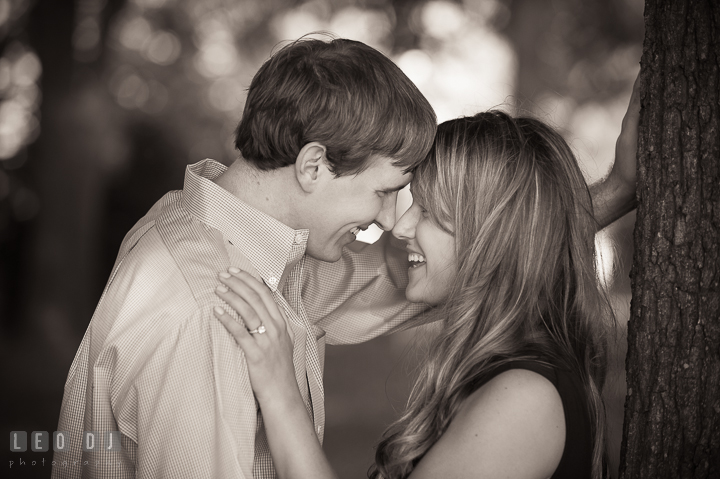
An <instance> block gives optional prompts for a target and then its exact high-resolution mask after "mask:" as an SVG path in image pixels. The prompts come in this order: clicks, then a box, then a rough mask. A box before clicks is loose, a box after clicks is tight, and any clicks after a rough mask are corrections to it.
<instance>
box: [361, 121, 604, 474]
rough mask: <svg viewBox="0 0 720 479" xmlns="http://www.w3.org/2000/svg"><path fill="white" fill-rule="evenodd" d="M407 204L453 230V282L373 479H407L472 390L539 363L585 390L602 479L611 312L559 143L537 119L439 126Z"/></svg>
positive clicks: (590, 226)
mask: <svg viewBox="0 0 720 479" xmlns="http://www.w3.org/2000/svg"><path fill="white" fill-rule="evenodd" d="M413 196H414V197H415V198H417V199H418V200H420V201H421V202H422V204H423V206H424V207H425V209H427V210H428V211H429V212H430V214H431V216H432V217H433V218H434V219H435V220H436V222H437V224H438V225H452V230H453V231H452V233H453V234H454V236H455V250H456V254H457V264H458V265H459V266H458V268H459V271H458V275H457V278H456V280H455V283H454V285H453V286H452V287H451V291H450V294H449V297H448V300H447V301H446V303H445V304H444V305H442V306H441V307H439V308H438V309H437V313H438V314H441V315H442V318H443V321H444V323H443V328H442V332H441V333H440V334H439V335H438V337H437V338H435V340H434V341H433V343H432V345H431V348H430V350H429V352H428V359H427V362H426V363H425V365H424V366H423V368H422V370H421V373H420V376H419V377H418V379H417V380H416V382H415V385H414V387H413V390H412V392H411V395H410V399H409V402H408V408H407V410H406V411H405V413H404V414H403V416H402V417H401V418H400V419H399V420H398V421H396V422H395V423H394V424H393V425H391V426H390V427H389V428H388V430H387V431H386V432H385V435H384V437H383V440H382V441H381V442H380V444H379V446H378V448H377V453H376V465H375V466H374V467H373V468H372V470H371V471H370V477H371V478H385V479H395V478H405V477H407V476H408V475H409V474H410V473H411V472H412V470H413V468H414V467H415V466H416V464H417V463H418V462H419V461H420V459H422V457H423V456H424V455H425V453H426V452H427V451H428V450H429V449H430V448H431V447H432V446H433V444H435V442H436V441H437V440H438V439H439V438H440V436H442V434H443V433H444V432H445V431H446V429H447V427H448V425H449V424H450V421H452V419H453V417H454V416H455V414H456V413H457V411H458V408H459V407H460V406H461V404H462V402H463V400H464V399H465V398H466V397H467V396H468V395H469V394H471V393H472V392H473V386H472V384H473V382H474V381H476V380H478V379H479V378H482V377H483V375H485V374H487V373H488V372H489V371H490V370H491V369H493V368H495V367H497V366H499V365H500V364H503V363H505V362H508V361H510V360H514V359H518V358H526V357H529V356H532V357H537V356H539V357H542V358H546V359H547V360H548V361H549V362H551V363H552V364H554V365H556V366H560V367H566V368H569V369H570V370H572V371H575V372H576V374H577V375H578V376H579V377H580V378H581V380H582V382H583V384H584V387H585V392H586V397H587V399H588V408H589V411H588V413H589V417H590V419H591V424H593V477H594V478H599V477H600V476H601V475H602V458H603V452H604V431H605V428H604V408H603V403H602V398H601V395H600V390H601V387H602V383H603V380H604V375H605V369H606V348H605V339H606V335H605V330H606V325H607V315H608V314H610V313H609V308H608V305H607V301H606V299H605V296H604V294H603V293H602V292H601V291H600V289H599V285H598V279H597V275H596V270H595V248H594V235H595V231H596V229H597V224H596V222H595V220H594V217H593V212H592V202H591V198H590V194H589V191H588V188H587V185H586V183H585V180H584V178H583V176H582V173H581V171H580V169H579V167H578V164H577V160H576V159H575V157H574V155H573V153H572V151H571V150H570V148H569V147H568V145H567V143H566V142H565V141H564V140H563V138H562V137H561V136H560V135H559V134H558V133H557V132H555V131H554V130H553V129H552V128H550V127H548V126H547V125H545V124H543V123H542V122H540V121H538V120H535V119H532V118H522V117H518V118H513V117H511V116H510V115H508V114H506V113H504V112H501V111H490V112H485V113H480V114H478V115H475V116H473V117H466V118H459V119H455V120H450V121H447V122H445V123H443V124H441V125H440V126H439V127H438V131H437V135H436V137H435V144H434V145H433V148H432V150H431V152H430V154H429V157H428V159H427V161H425V162H424V163H423V164H421V166H420V167H419V168H418V169H417V170H416V172H415V178H414V180H413Z"/></svg>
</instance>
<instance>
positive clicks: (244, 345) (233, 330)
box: [213, 306, 257, 357]
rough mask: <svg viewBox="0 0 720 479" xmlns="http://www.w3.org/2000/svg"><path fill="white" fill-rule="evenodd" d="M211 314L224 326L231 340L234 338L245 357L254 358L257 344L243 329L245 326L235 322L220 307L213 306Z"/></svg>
mask: <svg viewBox="0 0 720 479" xmlns="http://www.w3.org/2000/svg"><path fill="white" fill-rule="evenodd" d="M213 313H214V314H215V317H216V318H218V320H220V322H221V323H222V325H223V326H225V329H227V330H228V332H230V334H232V336H233V338H235V341H236V342H237V343H238V345H239V346H240V348H241V349H242V350H243V351H244V352H245V355H246V356H252V357H254V356H256V355H257V354H256V351H255V350H256V349H257V344H256V343H255V341H254V340H253V338H252V336H251V335H250V333H248V331H247V329H245V326H243V325H242V324H240V323H238V322H237V321H235V320H234V319H233V317H232V316H230V315H229V314H228V313H227V312H226V311H225V310H224V309H222V308H221V307H220V306H215V308H213Z"/></svg>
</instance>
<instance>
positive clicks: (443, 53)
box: [0, 0, 643, 477]
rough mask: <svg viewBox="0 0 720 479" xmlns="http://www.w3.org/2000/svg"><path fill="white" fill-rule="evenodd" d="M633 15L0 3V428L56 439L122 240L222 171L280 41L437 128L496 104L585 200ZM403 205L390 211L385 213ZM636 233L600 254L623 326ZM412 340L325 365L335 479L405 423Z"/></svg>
mask: <svg viewBox="0 0 720 479" xmlns="http://www.w3.org/2000/svg"><path fill="white" fill-rule="evenodd" d="M642 8H643V4H642V1H641V0H430V1H424V0H418V1H413V0H365V1H351V0H310V1H299V0H295V1H293V0H0V347H1V348H2V354H3V356H2V380H3V384H5V385H7V386H6V388H7V389H6V390H5V394H3V395H2V396H3V397H2V401H3V404H2V411H3V421H2V422H3V428H4V429H5V430H6V431H10V430H21V431H34V430H45V431H53V430H55V428H56V426H57V417H58V414H59V408H60V401H61V398H62V388H63V384H64V381H65V378H66V376H67V372H68V369H69V366H70V363H71V362H72V359H73V356H74V353H75V351H76V349H77V347H78V345H79V343H80V340H81V338H82V335H83V333H84V331H85V328H86V327H87V324H88V322H89V320H90V317H91V316H92V311H93V309H94V307H95V305H96V303H97V301H98V299H99V297H100V294H101V292H102V289H103V287H104V285H105V282H106V281H107V277H108V274H109V272H110V268H111V267H112V264H113V262H114V259H115V255H116V253H117V249H118V246H119V244H120V242H121V241H122V238H123V236H124V234H125V233H126V232H127V230H128V229H129V228H130V227H131V226H132V225H133V224H134V222H135V221H137V220H138V219H139V218H140V217H141V216H142V215H143V214H144V213H145V212H146V211H147V209H148V208H149V207H150V206H151V205H152V204H153V203H154V202H155V201H156V200H157V199H158V198H159V197H160V196H161V195H163V194H164V193H165V192H166V191H168V190H171V189H179V188H181V187H182V179H183V175H184V165H186V164H188V163H194V162H196V161H199V160H201V159H203V158H208V157H210V158H214V159H217V160H219V161H222V162H224V163H226V164H227V163H229V162H231V161H232V160H233V159H234V158H235V156H236V153H235V151H233V148H232V141H231V139H232V133H233V129H234V128H235V126H236V124H237V122H238V120H239V119H240V115H241V113H242V109H243V104H244V97H245V89H246V88H247V86H248V85H249V83H250V80H251V78H252V76H253V75H254V73H255V71H256V70H257V69H258V68H259V66H260V65H261V64H262V62H263V61H265V60H266V59H267V58H268V57H269V56H270V54H271V53H272V52H273V51H274V50H276V49H277V48H278V47H279V46H281V45H283V44H284V42H286V41H288V40H293V39H296V38H298V37H300V36H302V35H305V34H307V33H309V32H319V31H326V32H332V33H333V34H335V35H337V36H340V37H347V38H352V39H356V40H360V41H363V42H365V43H367V44H369V45H371V46H373V47H375V48H377V49H379V50H380V51H382V52H384V53H385V54H386V55H388V56H389V57H390V58H392V59H393V60H394V61H396V62H397V63H398V65H399V66H400V67H401V68H402V69H403V70H404V71H405V72H406V73H407V75H408V76H409V77H410V78H411V79H412V80H413V81H414V82H415V83H416V84H417V85H418V87H419V88H420V90H421V91H422V92H423V93H424V94H425V95H426V96H427V97H428V99H429V100H430V102H431V103H432V105H433V107H434V108H435V110H436V112H437V115H438V119H439V120H440V121H442V120H446V119H449V118H453V117H456V116H458V115H462V114H472V113H474V112H477V111H479V110H483V109H487V108H491V107H497V106H499V107H503V108H505V109H509V110H510V111H514V112H523V113H530V114H533V115H536V116H538V117H540V118H542V119H545V120H546V121H548V122H550V123H551V124H553V125H554V126H555V127H557V128H558V129H560V130H561V131H562V133H563V134H564V135H565V137H566V138H567V139H568V141H569V142H570V143H571V145H572V146H573V147H574V149H575V150H576V152H577V154H578V157H579V158H580V160H581V162H582V165H583V168H584V171H585V172H586V175H587V179H588V181H590V182H593V181H596V180H597V179H599V178H601V177H602V176H603V175H604V174H606V173H607V171H608V169H609V167H610V165H611V163H612V159H613V149H614V142H615V139H616V137H617V134H618V133H619V131H620V123H621V119H622V115H623V114H624V111H625V109H626V105H627V101H628V99H629V96H630V90H631V86H632V82H633V80H634V78H635V76H636V75H637V72H638V70H639V63H638V62H639V59H640V54H641V42H642V38H643V18H642ZM409 201H410V199H409V194H408V193H404V194H403V196H402V198H401V201H399V206H398V207H399V208H400V209H403V208H405V207H407V206H408V205H409ZM633 220H634V216H633V214H630V215H628V216H626V217H625V218H623V219H622V220H620V221H618V222H617V223H616V224H614V225H612V226H611V227H610V228H608V229H606V230H605V231H603V232H601V233H600V234H598V240H597V244H598V249H599V251H600V252H601V253H602V254H601V255H600V256H599V257H600V258H601V265H602V266H603V274H601V276H602V277H601V280H602V281H603V282H604V283H605V285H606V286H607V287H608V288H609V290H610V291H611V293H612V299H613V302H614V303H615V305H616V315H617V318H618V320H619V321H620V322H621V323H623V322H624V321H626V320H627V309H628V305H629V295H630V290H629V280H628V277H627V275H628V271H629V266H630V262H631V258H632V256H631V255H632V252H631V241H630V239H631V231H632V225H633ZM375 234H376V232H372V231H370V232H368V233H367V236H366V237H365V238H363V239H365V240H366V241H373V239H374V235H375ZM417 334H419V335H423V334H424V333H422V332H419V333H415V332H409V333H403V334H400V335H394V336H390V337H387V338H379V339H377V340H375V341H372V342H370V343H368V344H364V345H358V346H352V347H341V348H333V347H330V348H329V350H328V353H327V357H328V360H327V361H326V364H327V369H326V388H327V397H326V402H327V412H328V420H327V434H326V440H325V447H326V450H327V451H328V454H329V455H330V458H331V461H332V462H333V464H334V465H335V466H336V468H337V470H338V472H339V473H340V474H341V477H364V473H365V471H366V470H367V467H368V466H369V465H370V464H371V462H372V457H373V445H374V443H375V441H376V440H377V439H378V438H379V436H380V434H381V432H382V430H383V428H384V426H385V425H387V424H388V423H389V422H390V421H391V420H392V419H393V418H394V417H396V414H397V413H396V411H397V410H399V409H401V408H402V407H403V404H404V401H405V399H406V397H407V393H408V387H409V384H410V382H411V378H412V370H413V367H414V365H415V364H416V363H417V354H416V353H413V352H412V351H416V350H414V349H412V348H411V347H409V346H411V345H412V343H413V342H414V338H415V336H416V335H417ZM623 344H624V338H623V336H622V333H621V334H620V335H619V337H618V343H617V351H616V352H615V363H614V366H613V367H614V369H613V372H612V374H611V377H610V380H609V384H608V388H607V392H606V394H607V398H608V408H609V413H610V415H611V418H612V420H611V427H612V431H613V432H612V441H613V451H614V452H613V456H614V457H615V459H614V461H616V460H617V457H616V456H617V454H618V451H619V432H620V429H619V428H620V421H621V418H622V405H623V402H622V401H623V398H624V371H623V369H624V349H623V348H624V346H623ZM5 437H8V436H7V435H6V436H5ZM4 450H5V451H7V449H4ZM6 454H7V453H6ZM42 458H45V459H46V461H48V462H49V461H50V460H51V454H41V453H26V454H24V459H25V460H26V461H32V460H35V461H37V464H35V465H30V464H29V463H27V462H26V465H25V466H23V467H22V468H20V467H19V466H16V469H14V470H12V471H10V472H11V477H49V470H50V468H49V464H47V462H46V464H44V465H42V464H40V462H41V460H42ZM16 459H17V456H16ZM7 464H8V463H7V462H6V463H5V465H3V466H0V467H7ZM3 475H4V473H3Z"/></svg>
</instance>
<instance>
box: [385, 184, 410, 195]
mask: <svg viewBox="0 0 720 479" xmlns="http://www.w3.org/2000/svg"><path fill="white" fill-rule="evenodd" d="M406 186H407V184H405V185H400V186H395V187H390V188H385V189H383V190H380V191H381V192H382V193H395V192H396V191H400V190H402V189H403V188H405V187H406Z"/></svg>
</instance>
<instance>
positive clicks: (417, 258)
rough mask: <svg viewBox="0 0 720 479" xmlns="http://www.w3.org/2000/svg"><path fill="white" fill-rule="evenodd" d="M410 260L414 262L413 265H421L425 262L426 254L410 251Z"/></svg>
mask: <svg viewBox="0 0 720 479" xmlns="http://www.w3.org/2000/svg"><path fill="white" fill-rule="evenodd" d="M408 261H409V262H410V263H412V264H411V266H420V265H421V264H422V263H425V256H423V255H421V254H418V253H410V254H409V255H408Z"/></svg>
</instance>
